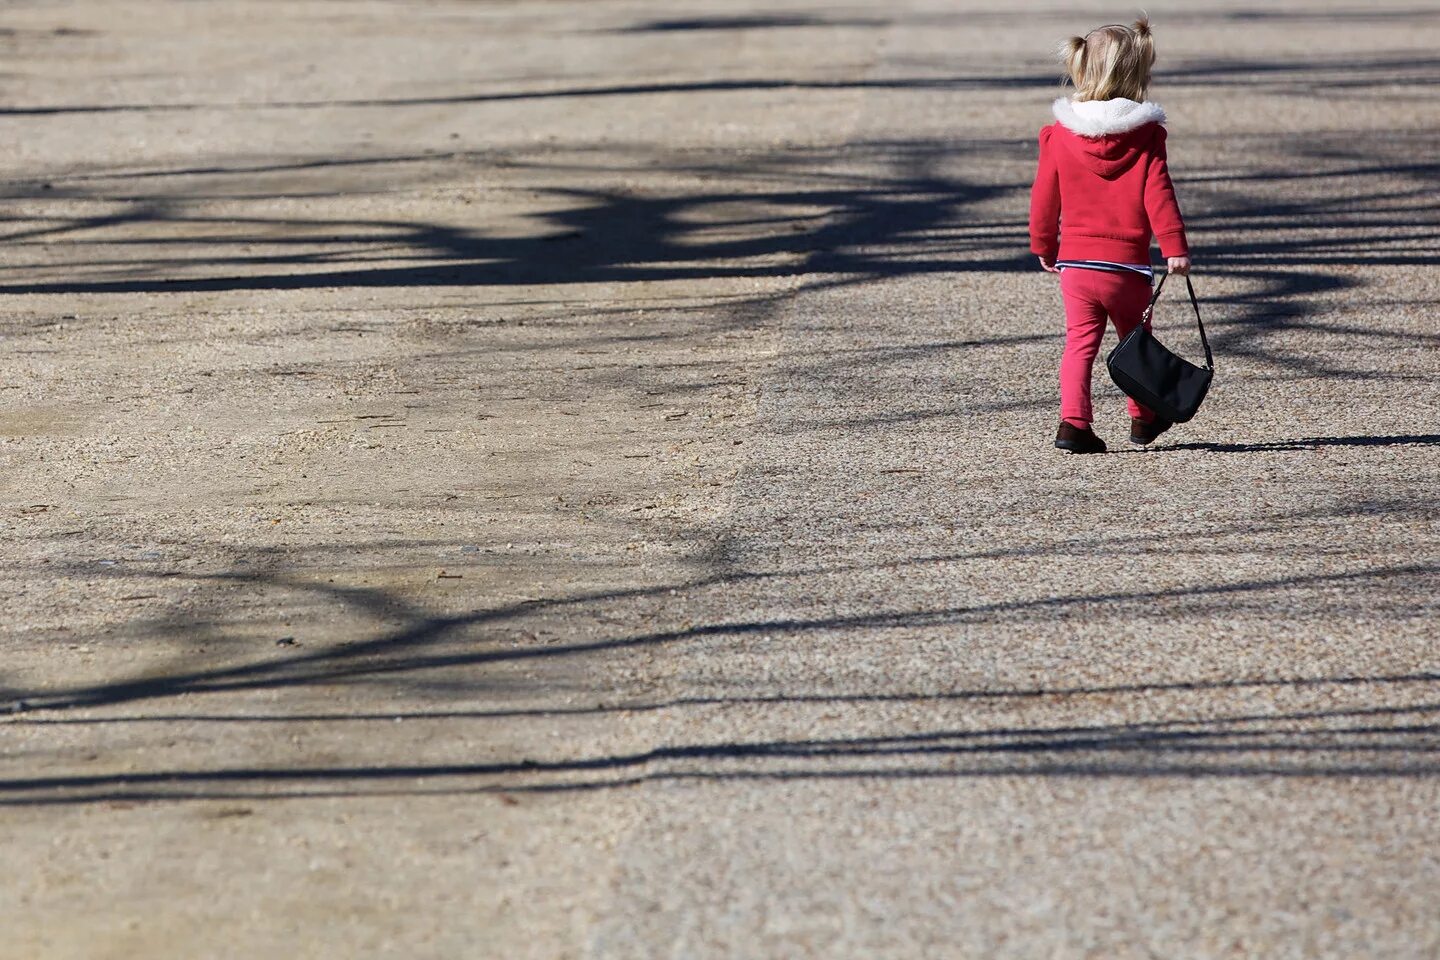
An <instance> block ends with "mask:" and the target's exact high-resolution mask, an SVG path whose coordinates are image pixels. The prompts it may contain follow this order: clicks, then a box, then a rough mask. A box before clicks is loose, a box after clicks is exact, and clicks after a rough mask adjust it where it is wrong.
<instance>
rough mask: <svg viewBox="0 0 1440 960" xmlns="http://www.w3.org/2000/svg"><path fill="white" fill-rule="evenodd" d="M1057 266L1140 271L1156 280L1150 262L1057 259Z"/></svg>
mask: <svg viewBox="0 0 1440 960" xmlns="http://www.w3.org/2000/svg"><path fill="white" fill-rule="evenodd" d="M1055 266H1056V267H1057V268H1058V269H1060V270H1064V269H1066V268H1067V267H1074V268H1075V269H1077V270H1104V271H1105V272H1107V273H1138V274H1139V275H1140V276H1142V277H1144V278H1145V279H1146V280H1148V281H1150V282H1151V283H1154V282H1155V269H1154V268H1153V267H1151V266H1150V264H1148V263H1113V262H1111V261H1109V260H1056V261H1055Z"/></svg>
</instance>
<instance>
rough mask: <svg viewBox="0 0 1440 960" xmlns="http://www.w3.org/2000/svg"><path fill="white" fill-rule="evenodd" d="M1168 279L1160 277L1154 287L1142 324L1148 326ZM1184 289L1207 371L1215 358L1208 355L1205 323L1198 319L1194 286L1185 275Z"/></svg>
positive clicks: (1166, 276) (1211, 367)
mask: <svg viewBox="0 0 1440 960" xmlns="http://www.w3.org/2000/svg"><path fill="white" fill-rule="evenodd" d="M1168 279H1170V274H1169V273H1165V274H1162V275H1161V276H1160V282H1159V283H1158V284H1156V286H1155V292H1154V294H1152V295H1151V297H1150V305H1149V306H1148V307H1146V308H1145V313H1144V315H1143V316H1141V318H1140V322H1141V323H1142V324H1146V325H1148V324H1149V323H1150V318H1151V317H1152V316H1153V315H1154V313H1155V303H1156V301H1157V300H1159V299H1160V291H1161V290H1164V289H1165V281H1166V280H1168ZM1185 289H1186V290H1187V291H1189V293H1190V306H1191V307H1192V308H1193V309H1194V310H1195V325H1196V326H1197V327H1199V328H1200V343H1201V345H1202V346H1204V347H1205V367H1206V369H1208V370H1214V369H1215V357H1214V356H1213V355H1212V354H1211V353H1210V340H1209V338H1207V337H1206V336H1205V323H1204V321H1202V320H1201V319H1200V301H1199V300H1197V299H1196V298H1195V285H1194V284H1193V283H1191V282H1190V275H1189V274H1186V275H1185Z"/></svg>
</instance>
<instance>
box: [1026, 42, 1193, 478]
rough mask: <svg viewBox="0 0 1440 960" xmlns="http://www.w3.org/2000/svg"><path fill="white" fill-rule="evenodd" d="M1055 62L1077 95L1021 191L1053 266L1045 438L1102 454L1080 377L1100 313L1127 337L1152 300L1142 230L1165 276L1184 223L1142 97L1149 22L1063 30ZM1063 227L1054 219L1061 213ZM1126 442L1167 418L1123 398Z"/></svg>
mask: <svg viewBox="0 0 1440 960" xmlns="http://www.w3.org/2000/svg"><path fill="white" fill-rule="evenodd" d="M1061 58H1062V59H1063V60H1064V62H1065V65H1066V67H1068V68H1069V73H1070V79H1071V81H1073V82H1074V84H1075V96H1074V97H1072V98H1070V99H1065V98H1063V97H1062V98H1061V99H1059V100H1056V101H1055V105H1054V111H1055V119H1056V120H1057V121H1058V123H1053V124H1051V125H1050V126H1047V127H1045V128H1044V129H1042V130H1041V131H1040V166H1039V169H1038V170H1037V171H1036V174H1035V186H1034V188H1033V190H1032V191H1031V194H1030V249H1031V251H1032V252H1034V253H1035V254H1037V255H1038V256H1039V257H1040V266H1041V267H1043V268H1045V269H1046V270H1048V271H1050V272H1051V273H1058V274H1060V295H1061V297H1062V298H1063V300H1064V302H1065V355H1064V358H1063V359H1062V360H1061V361H1060V429H1059V432H1057V433H1056V434H1055V446H1057V447H1059V448H1060V449H1061V450H1069V451H1070V452H1072V453H1104V452H1105V441H1103V440H1101V439H1100V438H1099V437H1097V436H1096V435H1095V432H1094V431H1093V430H1091V429H1090V415H1091V413H1090V375H1091V368H1092V367H1093V365H1094V362H1095V355H1096V354H1097V353H1098V352H1099V350H1100V341H1101V339H1102V338H1103V337H1104V335H1105V318H1106V317H1107V316H1108V317H1109V318H1110V320H1111V321H1112V322H1114V324H1115V332H1116V333H1118V334H1119V335H1120V336H1121V337H1123V336H1125V335H1126V334H1127V333H1129V332H1130V331H1131V330H1133V329H1134V328H1135V325H1136V324H1138V323H1139V322H1140V319H1141V316H1142V315H1143V314H1144V312H1145V307H1146V305H1147V304H1148V303H1149V302H1150V284H1151V283H1152V282H1153V280H1154V273H1153V271H1152V270H1151V268H1150V238H1151V235H1152V234H1153V235H1154V236H1155V237H1157V238H1158V239H1159V241H1160V253H1161V255H1162V256H1164V257H1166V258H1167V261H1168V267H1169V270H1170V272H1171V273H1178V274H1181V275H1184V274H1186V273H1188V272H1189V271H1190V259H1189V248H1188V247H1187V246H1186V243H1185V222H1184V221H1183V220H1182V219H1181V217H1180V207H1179V205H1178V204H1177V203H1176V202H1175V188H1174V186H1172V185H1171V183H1170V171H1169V169H1168V168H1167V166H1166V163H1165V128H1164V126H1162V124H1163V123H1164V122H1165V111H1163V110H1161V109H1160V107H1159V105H1158V104H1154V103H1150V102H1148V101H1146V100H1145V90H1146V88H1147V87H1148V86H1149V85H1150V69H1151V67H1152V66H1154V64H1155V41H1154V40H1153V38H1152V37H1151V36H1150V21H1149V20H1146V19H1141V20H1138V21H1136V22H1135V24H1134V25H1133V26H1129V27H1125V26H1121V25H1119V24H1113V25H1111V26H1106V27H1099V28H1097V29H1095V30H1092V31H1090V33H1088V34H1087V35H1085V36H1083V37H1071V38H1070V39H1069V40H1068V41H1067V42H1066V43H1065V44H1064V46H1062V47H1061ZM1062 219H1063V222H1064V225H1063V227H1062V225H1061V221H1062ZM1129 406H1130V440H1131V442H1133V443H1139V444H1145V443H1149V442H1150V441H1152V440H1154V439H1155V438H1156V437H1158V436H1159V435H1160V434H1161V433H1163V432H1165V431H1166V430H1168V429H1170V427H1171V426H1172V425H1173V424H1171V423H1170V422H1169V421H1167V420H1162V419H1160V418H1159V417H1157V416H1156V415H1155V414H1154V413H1152V412H1151V411H1149V410H1147V409H1145V408H1144V407H1142V406H1140V405H1139V404H1138V403H1136V402H1135V401H1134V400H1131V401H1130V404H1129Z"/></svg>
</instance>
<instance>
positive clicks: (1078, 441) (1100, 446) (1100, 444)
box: [1055, 420, 1105, 453]
mask: <svg viewBox="0 0 1440 960" xmlns="http://www.w3.org/2000/svg"><path fill="white" fill-rule="evenodd" d="M1055 446H1056V447H1058V448H1060V449H1061V450H1069V451H1070V452H1071V453H1104V452H1105V441H1104V440H1101V439H1100V438H1099V437H1097V436H1095V431H1094V430H1091V429H1090V428H1089V427H1077V426H1075V425H1074V424H1071V423H1066V422H1065V421H1064V420H1061V421H1060V429H1059V430H1057V431H1055Z"/></svg>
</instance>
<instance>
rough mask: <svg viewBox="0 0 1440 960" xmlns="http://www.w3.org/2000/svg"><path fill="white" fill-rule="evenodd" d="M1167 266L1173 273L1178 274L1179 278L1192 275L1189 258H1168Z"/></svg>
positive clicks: (1166, 260)
mask: <svg viewBox="0 0 1440 960" xmlns="http://www.w3.org/2000/svg"><path fill="white" fill-rule="evenodd" d="M1165 266H1166V269H1168V270H1169V271H1170V272H1171V273H1174V274H1178V275H1179V276H1182V277H1188V276H1189V275H1190V258H1189V257H1167V258H1166V259H1165Z"/></svg>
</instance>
